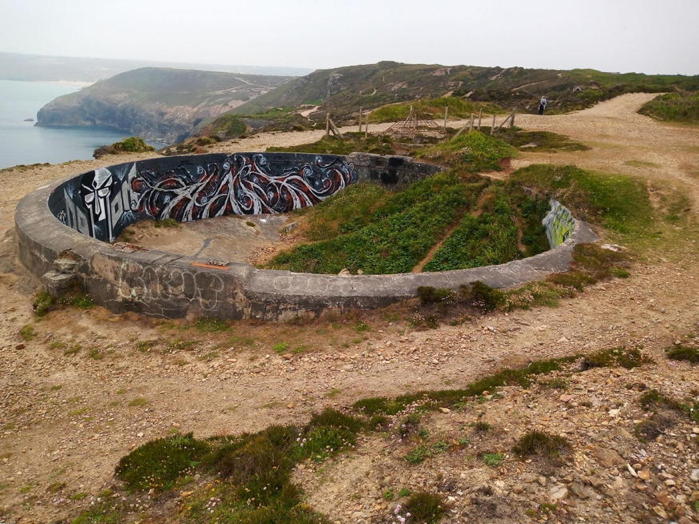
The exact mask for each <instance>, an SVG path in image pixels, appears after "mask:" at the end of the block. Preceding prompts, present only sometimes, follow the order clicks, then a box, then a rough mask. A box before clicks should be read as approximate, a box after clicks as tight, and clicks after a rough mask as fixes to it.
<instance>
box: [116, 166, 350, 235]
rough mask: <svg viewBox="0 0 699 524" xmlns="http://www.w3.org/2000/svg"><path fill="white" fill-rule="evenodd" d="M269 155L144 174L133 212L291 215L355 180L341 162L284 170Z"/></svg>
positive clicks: (136, 184)
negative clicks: (270, 159)
mask: <svg viewBox="0 0 699 524" xmlns="http://www.w3.org/2000/svg"><path fill="white" fill-rule="evenodd" d="M275 171H276V170H275V169H274V167H273V166H272V165H271V164H270V162H269V161H268V158H267V156H266V155H263V154H253V155H242V154H237V155H233V156H230V157H228V158H226V160H225V161H224V162H222V163H209V164H204V165H197V166H186V165H183V166H179V167H178V168H176V169H174V170H172V171H169V172H165V173H163V172H157V171H151V170H144V171H141V172H140V173H139V174H138V176H136V177H135V178H134V179H133V180H131V181H130V185H131V191H132V194H133V195H134V198H135V199H136V200H135V209H136V210H137V211H138V212H140V213H145V214H146V215H148V216H149V217H152V218H157V219H164V218H174V219H175V220H178V221H180V222H189V221H192V220H201V219H204V218H210V217H217V216H222V215H229V214H236V215H248V214H254V215H258V214H262V213H287V212H289V211H293V210H294V209H300V208H303V207H307V206H312V205H314V204H317V203H318V202H320V201H321V200H324V199H325V198H327V197H329V196H330V195H332V194H334V193H336V192H337V191H339V190H341V189H343V188H345V187H346V186H347V185H349V184H351V183H352V182H354V181H355V180H356V176H355V175H354V173H353V171H352V169H351V166H350V165H349V164H347V162H345V161H344V160H342V159H339V158H331V159H324V158H323V157H321V156H317V157H315V158H314V159H313V160H312V161H311V162H305V163H303V164H299V165H291V166H289V167H285V168H282V169H281V171H280V172H275Z"/></svg>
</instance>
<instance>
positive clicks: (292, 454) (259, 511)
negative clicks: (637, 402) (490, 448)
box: [74, 356, 698, 524]
mask: <svg viewBox="0 0 699 524" xmlns="http://www.w3.org/2000/svg"><path fill="white" fill-rule="evenodd" d="M580 359H581V356H572V357H565V358H559V359H554V360H545V361H537V362H532V363H531V364H529V365H528V366H526V367H524V368H519V369H505V370H502V371H500V372H499V373H496V374H495V375H491V376H486V377H483V378H481V379H480V380H478V381H476V382H474V383H471V384H468V385H466V386H465V387H464V388H463V389H456V390H442V391H424V392H418V393H414V394H409V395H402V396H400V397H396V398H393V399H389V398H373V399H364V400H362V401H359V402H357V403H355V404H354V406H353V407H352V408H351V409H350V410H348V411H347V412H342V411H338V410H334V409H326V410H324V411H322V412H321V413H318V414H315V415H314V416H313V417H312V418H311V420H310V421H309V423H308V424H306V425H305V426H303V427H300V426H278V425H277V426H269V427H267V428H266V429H264V430H262V431H259V432H257V433H245V434H242V435H238V436H220V437H212V438H209V439H206V440H199V439H195V438H194V437H193V436H192V435H191V434H187V435H181V434H176V435H172V436H169V437H166V438H160V439H156V440H153V441H151V442H148V443H146V444H144V445H142V446H140V447H138V448H136V449H135V450H133V451H132V452H131V453H130V454H129V455H127V456H125V457H124V458H122V459H121V461H120V462H119V464H118V465H117V468H116V476H117V478H119V479H120V480H122V481H123V482H124V485H125V488H126V489H128V490H129V491H132V492H145V491H149V490H154V491H155V492H156V493H157V492H163V491H168V490H172V489H178V488H181V487H182V486H184V485H185V484H186V485H187V490H188V492H189V493H188V495H187V496H186V497H184V496H183V497H182V504H181V505H178V508H177V511H178V516H179V517H180V518H181V519H182V520H183V522H191V523H201V524H204V523H207V522H251V523H261V522H300V523H318V524H320V523H326V522H328V521H327V519H325V518H324V517H323V516H322V515H319V514H318V513H315V512H314V511H312V510H311V509H310V508H308V507H307V506H305V505H304V504H303V502H302V493H301V491H300V489H299V488H298V486H296V485H295V484H294V483H293V482H292V479H291V473H292V471H293V469H294V468H295V466H296V465H297V464H299V463H302V462H304V461H306V460H313V461H323V460H326V459H327V458H329V457H332V456H334V455H336V454H338V453H340V452H342V451H344V450H347V449H350V448H351V447H353V446H354V445H355V444H356V442H357V436H358V435H359V434H360V433H362V432H367V431H385V429H386V427H387V424H388V421H387V419H386V417H384V416H383V415H380V414H381V413H385V414H391V415H397V414H399V412H400V411H402V410H404V409H406V408H408V407H410V408H411V409H410V413H409V414H408V415H407V416H404V417H403V419H402V420H403V424H401V428H404V429H400V430H399V433H400V435H401V437H402V438H408V437H410V438H419V439H422V443H421V444H420V445H418V446H417V447H415V448H414V449H412V450H411V451H410V453H408V455H407V456H406V460H407V461H409V462H411V463H419V462H421V461H423V460H425V459H426V458H428V457H431V456H434V455H436V454H439V453H444V452H446V451H448V450H450V449H453V448H454V447H455V446H456V449H458V447H459V446H464V445H466V444H468V439H459V444H458V445H457V444H455V443H449V442H446V441H437V442H432V443H428V442H426V438H427V435H428V434H427V431H426V430H424V429H420V427H419V421H420V417H421V414H422V413H423V412H424V411H427V410H437V409H438V408H440V407H450V408H452V409H457V408H460V407H462V406H463V404H464V402H466V401H468V399H483V397H482V395H483V393H485V392H486V391H488V392H489V393H491V394H493V393H495V392H496V390H497V388H498V387H500V386H504V385H519V386H522V387H528V386H529V385H530V384H531V383H532V379H533V378H534V376H536V375H543V374H547V373H550V372H552V371H558V372H565V373H581V372H584V369H583V367H581V366H576V365H575V362H576V361H579V360H580ZM621 361H622V360H619V359H616V360H615V359H612V360H605V361H604V362H605V364H606V365H610V366H615V365H618V362H621ZM660 398H661V397H660V396H659V395H653V396H652V397H651V396H650V395H648V399H649V400H648V401H647V402H646V404H647V405H649V406H650V405H651V404H652V403H657V402H659V401H660V400H659V399H660ZM483 401H484V400H483ZM697 407H698V406H697V404H696V403H695V404H694V405H691V406H687V408H686V409H687V410H688V411H686V412H687V413H688V414H690V416H693V417H696V415H697V413H698V411H697ZM681 409H683V410H685V408H684V407H682V408H681ZM379 417H382V418H383V422H382V423H381V424H375V423H374V422H373V421H375V420H376V419H377V418H379ZM695 420H696V419H695ZM480 427H481V428H482V429H485V424H484V423H483V424H482V425H481V426H480ZM569 449H570V445H569V444H568V443H567V441H566V440H565V439H563V438H562V437H558V436H554V435H548V434H546V433H541V432H531V433H528V434H526V435H524V436H522V438H521V439H520V440H519V441H518V443H517V445H516V446H515V452H516V453H517V454H518V455H520V456H522V457H532V456H538V457H542V458H553V459H558V458H559V457H560V456H562V455H563V454H564V453H567V452H568V451H569ZM481 458H482V460H483V461H484V462H485V463H486V464H488V465H491V466H492V467H497V466H498V465H499V464H501V463H502V461H503V460H504V458H505V455H504V454H502V453H485V454H483V455H481ZM163 496H164V497H165V499H169V497H170V496H171V494H169V493H165V494H163ZM384 496H385V498H386V499H387V500H388V499H390V500H394V499H395V497H396V495H395V492H394V490H392V489H388V490H387V491H386V492H385V493H384ZM408 496H409V497H410V498H409V499H408V500H407V501H406V503H405V504H404V505H403V507H404V509H406V510H407V511H409V512H410V513H411V514H412V515H413V517H414V519H417V520H413V522H433V521H434V519H438V518H439V516H440V515H441V514H442V513H441V512H443V511H444V510H445V506H444V504H443V502H441V499H439V497H436V496H432V495H426V494H424V493H416V494H413V495H411V492H410V490H408V489H407V488H401V489H400V491H398V497H408ZM122 500H123V503H122V502H120V501H122ZM144 500H145V499H144ZM148 500H152V501H156V500H163V499H162V498H158V497H153V498H149V499H148ZM212 500H215V501H216V504H213V505H212V504H211V501H212ZM133 508H134V506H133V505H132V504H129V501H128V499H127V498H125V497H123V496H119V495H115V496H113V494H111V492H110V493H103V494H100V496H99V498H98V499H97V501H96V503H95V504H93V505H92V506H90V508H88V509H87V510H86V511H85V512H84V513H82V514H81V515H80V516H79V517H78V520H76V521H74V522H82V523H90V522H121V521H123V520H125V515H126V513H129V512H133V511H134V509H133ZM440 508H441V509H440ZM144 510H147V508H144V507H142V506H141V507H140V508H139V515H140V516H141V517H143V516H144V515H146V513H143V511H144ZM159 511H162V507H159ZM161 516H162V515H161ZM164 518H165V519H166V520H167V516H165V517H164ZM430 519H433V520H430Z"/></svg>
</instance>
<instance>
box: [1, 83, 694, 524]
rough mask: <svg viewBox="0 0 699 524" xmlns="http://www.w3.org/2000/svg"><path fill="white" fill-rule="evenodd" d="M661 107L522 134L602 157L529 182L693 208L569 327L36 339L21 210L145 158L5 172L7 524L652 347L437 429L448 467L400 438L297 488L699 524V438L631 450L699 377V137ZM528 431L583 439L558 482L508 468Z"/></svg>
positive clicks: (685, 421)
mask: <svg viewBox="0 0 699 524" xmlns="http://www.w3.org/2000/svg"><path fill="white" fill-rule="evenodd" d="M649 96H652V95H638V94H637V95H626V96H624V97H620V98H618V99H615V100H612V101H609V102H605V103H603V104H600V105H599V106H596V107H595V108H592V109H590V110H587V111H583V112H580V113H577V114H573V115H560V116H551V117H548V116H545V117H538V116H527V117H523V118H520V119H519V121H518V125H521V126H523V127H527V128H532V129H546V130H551V131H556V132H561V133H565V134H568V135H569V136H571V137H572V138H574V139H575V140H578V141H582V142H584V143H586V144H587V145H589V146H591V147H592V149H591V150H590V151H584V152H575V153H555V154H541V153H527V154H523V155H522V157H521V158H520V159H518V160H517V162H519V163H520V164H523V163H527V162H541V161H546V162H555V163H576V164H578V165H580V166H581V167H590V168H596V169H604V170H606V171H610V172H620V173H625V174H629V175H635V176H641V177H644V178H645V179H646V180H648V183H649V187H650V188H651V189H652V190H653V192H654V194H655V195H656V197H657V198H656V200H657V201H658V202H659V201H661V200H662V196H663V195H664V194H665V192H666V191H668V188H677V189H680V190H681V191H682V192H683V193H684V194H685V195H686V196H687V199H688V200H687V201H688V204H687V205H688V206H691V207H692V209H693V211H692V212H691V213H692V216H691V217H690V220H689V221H688V222H687V223H684V222H682V223H677V224H676V225H670V226H662V227H661V226H660V225H658V228H659V229H658V231H659V232H660V233H661V235H660V236H661V238H660V239H659V240H657V239H656V240H653V241H639V242H638V245H637V246H634V247H633V251H634V252H635V253H636V261H635V262H634V266H633V268H632V271H631V277H630V278H628V279H618V280H614V281H611V282H606V283H602V284H598V285H595V286H593V287H591V288H589V289H587V290H586V291H585V292H584V293H582V294H580V295H579V296H577V297H575V298H573V299H569V300H564V301H562V302H561V303H560V305H559V306H558V307H555V308H545V309H536V310H530V311H515V312H511V313H496V314H491V315H488V316H485V317H478V318H475V319H472V320H471V321H468V322H465V323H462V324H459V325H454V326H442V327H440V328H438V329H435V330H429V331H418V330H416V329H414V328H412V327H411V325H410V323H409V322H407V318H408V317H409V311H408V310H407V309H405V308H401V307H395V308H390V309H388V310H385V311H380V312H367V313H363V314H357V315H348V316H347V317H344V318H331V319H326V320H323V321H318V322H313V323H311V324H307V325H276V324H261V323H256V322H237V323H234V324H233V325H232V327H230V328H227V329H225V330H219V326H208V325H205V324H199V325H197V324H195V323H186V322H162V321H154V320H151V319H147V318H142V317H138V316H136V315H113V314H111V313H109V312H107V311H105V310H103V309H101V308H98V307H94V308H91V309H79V308H64V309H61V310H58V311H55V312H52V313H50V314H49V315H47V316H46V317H44V318H43V319H37V318H35V317H34V315H33V313H32V308H31V296H32V294H33V292H34V291H35V284H34V282H33V281H32V280H31V279H30V278H29V276H28V275H27V274H26V273H25V272H24V271H23V270H22V268H21V267H20V266H19V265H18V264H17V263H16V260H15V253H14V239H13V232H12V225H13V213H14V207H15V205H16V203H17V201H18V199H19V198H21V196H23V195H24V194H26V193H28V192H29V191H31V190H33V189H34V188H36V187H39V186H41V185H44V184H46V183H48V182H50V181H52V180H55V179H58V178H61V177H65V176H68V175H70V174H74V173H76V172H81V171H86V170H88V169H92V168H94V167H96V166H98V165H109V164H113V163H116V162H122V161H127V160H129V159H132V158H133V159H136V158H141V157H143V156H144V155H140V156H136V155H135V156H132V157H123V156H121V157H119V158H118V160H117V158H116V157H111V158H110V157H105V158H102V159H100V161H99V162H97V161H89V162H72V163H68V164H62V165H55V166H54V165H52V166H37V167H28V168H16V169H10V170H4V171H2V172H0V177H1V178H2V180H3V188H4V192H3V194H2V197H0V218H1V219H2V220H0V224H2V225H1V226H0V311H1V312H2V317H1V318H0V350H1V351H2V362H3V364H2V370H3V372H2V375H0V522H8V523H10V522H11V523H30V522H31V523H33V522H53V521H56V520H58V519H62V518H67V517H68V516H70V515H75V514H76V512H77V511H78V510H79V508H81V507H84V506H86V505H88V504H89V503H90V501H91V500H92V498H93V497H94V496H95V495H96V494H97V493H99V492H100V491H101V490H102V489H104V488H105V487H107V486H110V485H111V484H112V483H113V471H114V466H115V464H116V462H117V461H118V460H119V458H120V457H122V456H123V455H125V454H126V453H128V452H129V451H130V450H131V449H133V448H134V447H135V446H137V445H140V444H142V443H144V442H146V441H147V440H150V439H153V438H156V437H159V436H163V435H166V434H168V433H169V432H171V431H175V430H180V431H193V432H194V433H195V435H196V436H201V437H205V436H211V435H216V434H224V433H225V434H228V433H238V432H242V431H254V430H259V429H262V428H264V427H265V426H267V425H269V424H271V423H284V422H303V421H304V420H306V419H307V418H308V417H309V416H310V414H311V413H312V412H314V411H317V410H319V409H321V408H322V407H325V406H346V405H349V404H351V403H353V402H354V401H356V400H357V399H360V398H364V397H369V396H376V395H395V394H400V393H404V392H411V391H417V390H424V389H444V388H454V387H459V386H461V385H464V384H466V383H468V382H471V381H473V380H475V379H478V378H479V377H482V376H484V375H487V374H490V373H493V372H496V371H498V370H499V369H502V368H503V367H509V368H512V367H518V366H523V365H526V364H527V363H528V362H531V361H535V360H540V359H544V358H550V357H554V356H564V355H570V354H579V353H586V352H591V351H596V350H599V349H604V348H610V347H619V346H627V347H641V348H642V351H644V352H645V353H646V354H647V355H649V356H650V357H652V358H653V360H654V363H649V364H646V365H644V366H642V367H640V368H635V369H633V370H626V369H624V368H616V367H615V368H600V369H594V370H590V371H587V372H585V373H572V372H571V373H570V376H567V375H566V376H560V377H558V378H562V379H564V381H565V382H566V384H567V385H566V386H565V387H564V388H563V389H556V388H555V387H548V386H546V385H543V384H539V385H534V386H532V387H530V388H528V389H522V388H520V387H511V388H504V389H503V390H501V391H499V393H498V395H497V396H496V397H492V398H490V399H487V398H486V399H484V400H483V402H482V403H476V402H474V403H469V404H467V405H465V406H463V407H460V408H458V409H452V410H450V411H449V412H437V413H432V414H427V415H425V416H424V417H423V420H421V424H422V426H423V427H424V429H425V430H426V432H427V433H426V436H425V439H426V440H425V441H424V442H423V444H425V445H429V446H433V445H437V444H438V443H440V442H445V443H446V444H447V447H446V448H444V446H443V445H441V444H440V445H437V447H436V448H434V449H435V450H437V451H439V452H435V453H433V454H432V455H431V456H430V457H429V458H427V459H426V460H425V461H423V462H422V463H420V464H416V465H411V464H410V463H408V462H407V461H406V460H405V459H404V458H403V457H404V456H405V455H406V453H408V452H409V451H410V449H412V448H413V447H415V446H417V445H419V443H420V442H422V441H407V440H404V441H400V440H397V439H396V437H395V432H392V431H390V430H389V431H386V432H385V434H372V435H371V436H368V437H366V438H365V440H362V441H361V442H360V444H359V445H358V447H357V449H356V450H355V451H353V452H351V453H347V454H344V455H341V456H340V457H339V458H337V459H334V460H332V461H330V462H327V463H324V464H322V465H320V466H311V465H308V466H306V467H304V468H303V469H302V470H300V471H298V472H297V476H298V479H299V482H301V483H302V485H304V486H305V487H306V489H307V493H308V494H309V498H308V501H309V503H311V504H312V505H313V506H314V507H315V508H317V509H318V510H320V511H323V512H325V513H326V514H327V515H328V516H329V517H330V518H331V519H332V520H334V521H338V522H399V521H400V518H402V516H403V514H402V513H401V509H400V508H398V509H397V507H398V505H400V504H401V500H403V499H402V498H401V497H400V496H399V495H400V490H401V489H402V488H405V489H408V490H411V491H416V490H420V489H425V490H428V491H431V492H435V493H439V494H442V495H443V496H444V497H445V500H447V501H448V504H449V506H450V509H449V512H448V513H447V516H446V517H445V520H444V521H445V522H523V521H524V522H526V521H532V520H534V521H536V520H540V521H546V520H549V521H552V522H556V521H559V522H601V521H609V522H639V521H640V522H667V521H670V520H673V519H674V520H676V521H679V522H691V521H693V520H692V519H694V520H696V518H697V513H696V512H695V511H694V510H693V509H692V507H693V505H695V502H694V501H696V499H697V496H698V494H697V490H699V481H697V480H696V476H697V473H696V469H697V467H699V465H698V463H699V461H698V460H697V450H698V448H697V438H696V433H697V432H698V431H699V428H697V426H698V425H699V424H697V423H696V422H692V421H691V420H690V419H689V418H686V417H685V418H683V417H680V416H679V415H677V416H675V417H674V419H673V425H672V426H668V427H667V428H666V429H665V430H664V432H663V433H662V434H661V435H660V436H659V437H657V438H656V439H655V440H651V441H648V442H642V441H641V440H639V439H638V437H637V436H636V434H635V428H636V425H637V424H638V423H639V422H641V421H643V420H644V419H645V418H647V417H649V416H650V412H648V411H647V410H644V409H643V408H642V407H641V406H640V404H639V397H640V395H642V394H643V392H644V391H647V390H648V389H651V388H654V389H657V390H659V391H661V392H663V393H664V394H666V395H668V396H670V397H672V398H677V399H683V400H684V399H688V398H690V397H694V400H695V401H696V400H697V398H696V397H697V391H699V374H698V373H697V371H696V366H694V367H692V366H691V364H688V363H684V362H679V363H678V362H674V361H668V360H667V359H666V358H665V355H664V351H665V349H666V348H668V347H670V346H671V345H672V344H673V343H674V342H675V341H677V340H680V339H682V340H686V338H687V337H688V336H690V335H696V334H697V333H699V268H698V267H697V265H696V262H695V261H696V255H697V252H698V245H697V242H698V241H699V235H697V229H696V202H697V195H698V194H699V176H698V175H699V146H698V144H699V129H697V128H696V127H688V126H674V125H667V124H659V123H656V122H654V121H652V120H650V119H648V118H646V117H643V116H640V115H637V114H636V113H635V112H634V111H635V108H637V107H640V105H641V104H642V103H643V102H644V101H645V100H647V99H648V98H649ZM311 133H312V132H311ZM313 139H314V137H311V136H309V132H301V133H287V134H275V135H266V136H257V137H253V138H251V139H246V140H241V141H238V142H235V143H234V142H229V143H222V144H218V145H217V146H216V149H215V150H220V151H225V152H233V151H243V150H255V149H258V150H259V149H263V148H264V147H265V146H269V145H293V144H298V143H306V142H309V141H312V140H313ZM654 236H657V235H654ZM26 326H30V327H29V328H27V327H26ZM553 378H556V376H553V377H546V378H545V379H546V380H549V379H553ZM542 380H544V379H542ZM561 387H563V386H561ZM478 421H482V422H486V423H487V424H489V425H490V426H491V427H490V428H488V429H487V430H486V431H476V430H475V429H474V427H472V426H471V425H470V424H472V423H474V422H478ZM531 428H537V429H542V430H545V431H547V432H551V433H554V434H559V435H563V436H565V437H566V438H567V439H568V441H569V442H570V445H571V451H570V453H569V454H568V455H567V456H566V457H565V458H564V461H563V462H562V463H561V464H556V465H551V464H542V463H540V462H538V461H537V460H531V461H530V462H527V460H521V459H519V458H517V457H515V456H514V454H513V453H512V446H513V443H514V441H515V440H516V439H517V438H518V437H519V436H520V435H522V434H523V433H524V432H526V431H528V430H529V429H531ZM486 453H488V454H497V453H499V454H501V455H502V459H501V460H500V461H499V465H490V466H489V465H487V464H485V462H484V460H483V455H484V454H486ZM493 460H494V459H493ZM388 491H391V494H388V493H387V492H388ZM156 521H157V520H156ZM161 521H162V520H161Z"/></svg>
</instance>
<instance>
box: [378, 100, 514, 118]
mask: <svg viewBox="0 0 699 524" xmlns="http://www.w3.org/2000/svg"><path fill="white" fill-rule="evenodd" d="M411 106H412V107H413V110H414V111H415V112H416V113H417V114H418V115H420V118H431V119H438V120H443V119H444V108H445V107H448V108H449V118H468V117H470V116H471V113H476V114H477V113H478V112H479V111H483V112H484V113H489V114H492V113H498V114H499V113H504V112H505V111H504V109H502V108H501V107H500V106H498V105H496V104H492V103H485V102H472V101H470V100H465V99H464V98H461V97H457V96H443V97H439V98H431V99H421V100H413V101H411V102H400V103H397V104H389V105H385V106H382V107H379V108H377V109H374V110H373V111H372V112H371V113H370V114H369V122H374V123H379V122H397V121H400V120H405V119H406V118H407V117H408V114H409V113H410V107H411Z"/></svg>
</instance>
